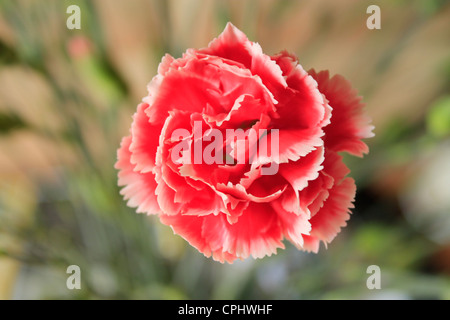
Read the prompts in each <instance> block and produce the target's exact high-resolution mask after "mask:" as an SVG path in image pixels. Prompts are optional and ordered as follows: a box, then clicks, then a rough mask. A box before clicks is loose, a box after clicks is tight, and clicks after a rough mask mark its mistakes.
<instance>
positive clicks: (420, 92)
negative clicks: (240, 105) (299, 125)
mask: <svg viewBox="0 0 450 320" xmlns="http://www.w3.org/2000/svg"><path fill="white" fill-rule="evenodd" d="M71 4H76V5H79V6H80V8H81V30H69V29H67V28H66V20H67V18H68V17H69V14H67V13H66V9H67V7H68V6H69V5H71ZM371 4H377V5H379V6H380V8H381V30H369V29H368V28H367V27H366V20H367V18H368V17H369V15H368V14H367V13H366V9H367V7H368V6H369V5H371ZM227 21H231V22H232V23H233V24H235V25H236V26H237V27H239V28H240V29H241V30H243V31H244V32H245V33H246V34H247V35H248V36H249V38H250V39H251V40H253V41H257V42H259V43H260V44H261V46H262V47H263V50H264V51H265V52H266V53H267V54H275V53H277V52H279V51H281V50H282V49H287V50H289V51H291V52H294V53H295V54H297V55H298V56H299V58H300V63H301V64H302V65H303V66H304V68H305V69H309V68H315V69H316V70H322V69H329V70H330V72H331V73H332V74H336V73H340V74H342V75H344V76H345V77H346V78H348V79H349V80H350V81H351V82H352V83H353V85H354V87H356V88H357V89H358V90H359V92H360V94H362V95H363V96H364V102H365V103H366V104H367V111H368V113H369V114H370V116H371V117H372V118H373V122H374V125H375V126H376V129H375V133H376V137H375V138H374V139H370V141H367V142H368V144H369V146H370V148H371V152H370V154H369V155H368V156H366V157H365V158H364V159H355V158H350V157H349V158H348V159H347V164H348V165H349V166H350V168H351V169H352V173H351V175H352V176H353V177H355V179H356V181H357V185H358V193H357V197H356V208H355V209H354V210H353V215H352V218H351V219H350V221H349V223H348V226H347V227H346V228H345V229H343V231H342V232H341V233H340V235H339V236H338V237H337V238H336V239H335V240H334V241H333V242H332V243H331V244H330V245H329V246H328V249H325V248H324V247H322V250H321V251H320V253H319V254H317V255H315V254H308V253H304V252H301V251H298V250H297V249H296V248H294V247H293V246H292V245H290V244H288V243H286V246H287V248H286V250H281V251H279V253H278V255H276V256H272V257H267V258H264V259H262V260H252V259H249V260H246V261H238V262H236V263H234V264H233V265H229V264H223V265H222V264H220V263H217V262H214V261H212V260H211V259H206V258H204V257H203V255H202V254H200V253H198V252H197V251H196V250H195V249H193V248H192V247H190V246H189V245H187V243H186V242H185V241H184V240H182V239H181V238H180V237H178V236H174V235H173V234H172V231H171V229H170V228H168V227H166V226H162V225H161V224H160V223H159V222H158V220H157V218H155V217H150V218H149V217H146V216H144V215H138V214H135V211H134V210H133V209H130V208H128V207H126V205H125V202H124V201H123V200H122V198H121V196H120V195H119V188H118V187H117V172H116V171H115V170H114V168H113V165H114V162H115V160H116V149H117V148H118V146H119V142H120V139H121V137H122V136H125V135H127V134H128V130H129V126H130V124H131V116H132V114H133V113H134V111H135V109H136V105H137V104H138V103H139V102H140V101H141V98H142V97H143V96H145V95H146V85H147V83H148V82H149V81H150V80H151V78H152V77H153V76H154V75H155V74H156V70H157V66H158V63H159V61H160V60H161V58H162V56H163V55H164V54H165V53H166V52H167V53H170V54H172V55H173V56H175V57H179V56H180V55H181V53H182V52H183V51H184V50H185V49H187V48H189V47H195V48H198V47H204V46H206V45H207V44H208V42H209V41H210V40H212V39H213V38H214V37H216V36H217V35H218V34H219V33H220V32H221V31H222V30H223V28H224V26H225V24H226V22H227ZM449 89H450V2H449V1H445V0H411V1H409V0H408V1H407V0H396V1H394V0H389V1H388V0H384V1H383V0H377V1H366V0H339V1H325V0H310V1H306V0H305V1H300V0H298V1H297V0H281V1H280V0H217V1H214V0H170V1H167V0H161V1H157V0H154V1H151V0H120V1H104V0H103V1H102V0H93V1H88V0H86V1H82V0H72V1H61V0H48V1H32V0H29V1H27V0H0V299H53V298H56V299H178V298H186V299H450V161H449V159H450V90H449ZM69 265H78V266H80V268H81V281H82V287H81V290H68V289H67V287H66V279H67V277H68V276H69V275H68V274H66V268H67V267H68V266H69ZM370 265H378V266H379V267H380V268H381V290H369V289H368V288H367V287H366V280H367V278H368V277H369V274H367V273H366V270H367V267H368V266H370Z"/></svg>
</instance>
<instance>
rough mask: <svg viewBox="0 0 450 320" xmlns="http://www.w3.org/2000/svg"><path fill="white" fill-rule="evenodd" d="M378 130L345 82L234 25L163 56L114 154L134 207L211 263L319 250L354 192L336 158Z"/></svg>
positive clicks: (358, 151) (359, 149)
mask: <svg viewBox="0 0 450 320" xmlns="http://www.w3.org/2000/svg"><path fill="white" fill-rule="evenodd" d="M232 129H234V130H239V129H241V133H242V132H244V134H240V135H236V136H232V138H229V136H228V135H227V134H228V132H229V130H232ZM372 129H373V127H372V126H371V125H370V119H369V118H368V117H367V116H366V115H365V113H364V112H363V104H362V103H361V98H360V97H358V96H357V93H356V91H355V90H353V89H352V87H351V85H350V83H349V82H348V81H346V80H345V79H344V78H342V77H341V76H334V77H331V78H330V76H329V73H328V72H327V71H322V72H315V71H314V70H311V71H308V72H306V71H305V70H304V69H303V68H302V67H301V65H300V64H299V63H298V60H297V58H296V57H295V56H293V55H291V54H289V53H287V52H281V53H279V54H277V55H274V56H268V55H266V54H264V53H263V51H262V49H261V47H260V45H259V44H257V43H254V42H251V41H249V40H248V39H247V37H246V35H245V34H244V33H242V32H241V31H240V30H238V29H237V28H236V27H234V26H233V25H232V24H231V23H229V24H228V25H227V26H226V28H225V30H224V32H223V33H222V34H221V35H220V36H219V37H218V38H216V39H214V40H213V41H212V42H211V43H210V44H209V46H208V47H207V48H204V49H200V50H194V49H188V50H187V51H186V53H185V54H183V56H182V57H181V58H179V59H174V58H173V57H171V56H170V55H166V56H164V58H163V59H162V61H161V64H160V65H159V68H158V74H157V75H156V76H155V77H154V78H153V80H152V81H151V82H150V84H149V85H148V96H146V97H145V98H144V99H143V102H142V103H141V104H140V105H139V106H138V108H137V111H136V113H135V114H134V116H133V123H132V126H131V130H130V135H129V136H127V137H125V138H123V140H122V143H121V146H120V148H119V150H118V161H117V163H116V168H117V169H118V170H119V181H118V183H119V185H120V186H123V188H122V190H121V194H122V195H123V196H124V198H125V199H126V200H127V201H128V205H129V206H130V207H136V208H137V212H139V213H146V214H149V215H158V216H159V219H160V221H161V222H162V223H163V224H166V225H168V226H170V227H171V228H172V229H173V231H174V233H176V234H179V235H180V236H181V237H183V238H184V239H186V240H187V241H188V242H189V243H190V244H191V245H192V246H194V247H195V248H197V249H198V250H199V251H200V252H202V253H203V254H204V255H205V256H207V257H212V258H213V259H214V260H217V261H220V262H224V261H227V262H230V263H231V262H233V261H234V260H236V259H245V258H247V257H249V256H252V257H254V258H262V257H264V256H266V255H271V254H272V253H276V250H277V249H278V248H284V245H283V239H287V240H289V241H290V242H292V243H293V244H294V245H295V246H296V247H297V248H299V249H301V250H306V251H313V252H317V251H318V250H319V245H320V242H323V243H325V244H327V243H329V242H331V241H332V240H333V239H334V237H335V236H336V235H337V234H338V233H339V231H340V229H341V228H342V227H343V226H345V224H346V221H347V220H348V219H349V214H350V209H351V208H352V202H353V200H354V196H355V192H356V187H355V183H354V180H353V179H352V178H349V177H347V174H348V173H349V170H348V168H347V167H346V166H345V164H344V163H343V161H342V156H341V155H339V154H338V152H344V151H345V152H348V153H350V154H352V155H355V156H362V155H363V154H364V153H367V152H368V147H367V145H366V144H365V143H364V142H362V141H361V139H363V138H369V137H371V136H373V134H372ZM180 133H182V134H180ZM251 133H253V134H254V135H253V139H252V136H251ZM213 141H214V144H213V143H212V142H213ZM202 142H203V143H202ZM210 142H211V145H213V148H212V147H211V145H209V144H208V143H210ZM255 145H256V147H255V148H252V147H254V146H255ZM180 146H182V147H183V148H180ZM238 146H241V147H240V148H239V147H238ZM212 149H213V151H211V150H212ZM263 149H264V150H263ZM275 150H276V151H275ZM208 154H210V155H211V157H212V158H213V160H216V161H206V159H202V158H201V157H202V156H204V155H208ZM199 155H200V158H199ZM240 156H242V157H241V158H239V157H240ZM230 159H231V161H229V160H230ZM239 159H241V160H242V159H244V161H239ZM199 160H200V161H199ZM201 160H204V161H201ZM209 160H211V159H209ZM220 160H223V161H220ZM269 167H272V168H275V170H272V171H270V173H269V174H267V173H266V174H264V170H265V169H267V168H269Z"/></svg>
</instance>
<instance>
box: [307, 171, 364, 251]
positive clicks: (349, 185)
mask: <svg viewBox="0 0 450 320" xmlns="http://www.w3.org/2000/svg"><path fill="white" fill-rule="evenodd" d="M329 192H330V195H329V197H328V199H327V200H326V201H325V202H324V205H323V207H322V208H321V209H320V210H319V211H318V212H317V214H316V215H315V216H314V217H312V218H311V219H310V221H309V222H310V223H311V226H312V229H311V233H310V236H309V237H307V238H305V244H304V249H305V250H308V251H314V252H317V251H318V249H319V243H320V241H323V242H324V243H325V244H327V243H330V242H331V241H332V240H333V239H334V237H336V235H337V234H338V233H339V232H340V230H341V228H342V227H344V226H345V225H346V221H347V220H348V219H349V218H350V208H353V204H352V202H353V201H354V197H355V192H356V186H355V183H354V180H353V179H351V178H346V179H344V180H343V181H342V182H341V183H340V184H338V185H335V186H334V187H333V188H332V189H331V190H330V191H329Z"/></svg>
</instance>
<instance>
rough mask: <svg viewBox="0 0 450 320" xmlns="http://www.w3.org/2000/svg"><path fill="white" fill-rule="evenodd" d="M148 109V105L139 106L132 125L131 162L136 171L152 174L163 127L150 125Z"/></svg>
mask: <svg viewBox="0 0 450 320" xmlns="http://www.w3.org/2000/svg"><path fill="white" fill-rule="evenodd" d="M148 107H149V105H148V104H146V103H141V104H140V105H139V106H138V109H137V112H136V113H135V114H134V116H133V124H132V125H131V135H132V137H133V139H132V142H131V145H130V151H131V159H130V161H131V163H132V164H133V165H134V166H135V167H134V170H136V171H140V172H142V173H146V172H150V171H152V170H153V168H154V167H155V162H156V150H157V148H158V144H159V135H160V134H161V129H162V125H152V124H150V122H149V118H148V117H147V115H146V113H145V110H146V109H147V108H148Z"/></svg>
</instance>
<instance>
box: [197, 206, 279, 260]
mask: <svg viewBox="0 0 450 320" xmlns="http://www.w3.org/2000/svg"><path fill="white" fill-rule="evenodd" d="M202 230H203V233H202V234H203V236H204V238H205V240H206V242H207V243H208V244H209V245H210V246H211V249H212V250H213V251H220V252H228V253H229V254H232V255H234V256H236V257H237V258H240V259H245V258H247V257H249V256H250V255H251V256H252V257H254V258H262V257H264V256H266V255H269V256H270V255H271V254H273V253H276V250H277V248H284V245H283V243H282V242H281V240H282V237H283V236H282V232H281V228H280V226H279V223H278V217H277V215H276V213H275V212H274V211H273V210H272V209H271V207H270V206H268V205H266V204H258V203H250V205H249V207H248V208H247V209H246V210H245V211H244V213H243V214H242V216H241V217H239V220H238V221H237V222H236V223H234V224H230V223H228V221H227V219H226V216H225V215H218V216H213V215H209V216H206V217H205V222H204V224H203V229H202Z"/></svg>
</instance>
